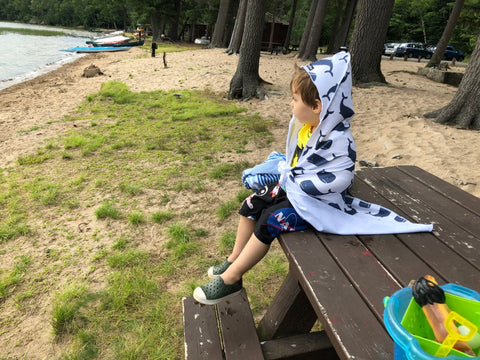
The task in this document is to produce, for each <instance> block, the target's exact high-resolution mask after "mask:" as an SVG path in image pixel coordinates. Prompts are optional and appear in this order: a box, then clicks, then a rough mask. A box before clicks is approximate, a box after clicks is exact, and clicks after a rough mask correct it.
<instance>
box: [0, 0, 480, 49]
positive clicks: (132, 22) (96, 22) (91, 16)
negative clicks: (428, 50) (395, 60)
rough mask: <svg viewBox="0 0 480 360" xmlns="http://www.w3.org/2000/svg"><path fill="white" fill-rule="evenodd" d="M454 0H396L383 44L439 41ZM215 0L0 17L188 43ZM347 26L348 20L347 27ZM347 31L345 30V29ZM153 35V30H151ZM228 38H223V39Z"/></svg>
mask: <svg viewBox="0 0 480 360" xmlns="http://www.w3.org/2000/svg"><path fill="white" fill-rule="evenodd" d="M292 2H294V0H287V1H284V0H269V1H267V9H266V10H267V12H269V13H271V14H272V15H273V16H274V18H276V19H278V20H277V21H282V22H284V23H289V22H290V21H289V20H290V15H291V13H292ZM238 3H239V0H232V1H230V6H229V11H230V12H231V13H232V16H229V17H228V19H229V23H227V24H226V28H227V30H228V31H227V33H230V34H231V32H232V30H233V26H234V23H233V22H234V14H235V13H236V8H237V7H238ZM295 3H296V11H295V16H294V21H293V26H292V29H291V41H290V43H291V44H299V42H300V39H301V37H302V33H303V29H304V28H305V22H306V20H307V18H308V14H309V9H310V3H311V1H310V0H295ZM346 3H347V1H346V0H331V1H329V2H328V10H327V11H326V15H325V19H324V21H323V27H322V32H321V36H320V41H319V45H327V44H328V43H329V41H330V40H331V38H332V35H333V34H335V31H336V29H337V24H338V22H339V20H340V19H341V17H342V15H343V12H344V8H345V4H346ZM453 4H454V1H451V0H413V1H411V0H396V1H395V6H394V9H393V15H392V17H391V19H390V23H389V28H388V33H387V37H386V39H385V42H409V41H415V42H422V43H425V44H432V45H435V44H437V42H438V41H439V39H440V37H441V35H442V32H443V29H444V28H445V24H446V23H447V21H448V17H449V14H450V12H451V9H452V7H453ZM219 5H220V0H135V1H134V0H112V1H108V2H105V1H103V0H62V1H57V0H0V19H2V20H8V21H20V22H25V23H29V22H31V23H38V24H45V25H55V26H66V27H81V28H84V29H99V28H107V29H125V30H128V29H136V28H137V26H138V25H140V24H142V25H143V26H144V25H146V24H150V25H153V26H154V27H155V30H156V29H158V31H159V34H165V35H166V36H167V37H168V38H169V39H171V40H173V41H193V40H194V39H192V38H189V37H190V35H189V34H191V33H192V32H189V31H188V30H189V29H191V28H192V27H194V26H195V25H200V24H201V25H206V26H207V29H209V30H211V29H212V28H213V27H214V24H215V22H216V20H217V14H218V10H219ZM479 12H480V3H479V2H478V1H477V0H466V1H465V3H464V5H463V9H462V12H461V15H460V18H459V21H458V22H457V25H456V28H455V31H454V34H453V36H452V38H451V40H450V44H451V45H453V46H455V47H456V48H458V49H460V50H461V51H463V52H464V53H466V54H470V53H471V52H472V51H473V49H474V47H475V41H476V38H477V35H478V29H479V28H480V16H479ZM351 29H353V23H352V25H351ZM350 32H351V31H350ZM154 35H155V34H154ZM225 38H226V39H229V36H228V34H227V36H226V37H225Z"/></svg>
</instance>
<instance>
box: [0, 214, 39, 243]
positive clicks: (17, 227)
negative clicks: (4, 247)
mask: <svg viewBox="0 0 480 360" xmlns="http://www.w3.org/2000/svg"><path fill="white" fill-rule="evenodd" d="M30 233H31V228H30V226H29V225H28V224H27V223H25V221H24V219H23V218H22V217H20V216H15V217H10V218H7V219H1V220H0V244H1V243H3V242H6V241H8V240H12V239H15V238H17V237H19V236H25V235H28V234H30Z"/></svg>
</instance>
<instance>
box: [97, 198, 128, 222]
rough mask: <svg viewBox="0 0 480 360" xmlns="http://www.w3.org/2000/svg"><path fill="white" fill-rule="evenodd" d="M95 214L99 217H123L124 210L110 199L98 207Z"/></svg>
mask: <svg viewBox="0 0 480 360" xmlns="http://www.w3.org/2000/svg"><path fill="white" fill-rule="evenodd" d="M95 216H96V217H97V219H106V218H111V219H121V218H122V212H121V211H120V210H119V209H118V208H117V207H116V206H115V205H114V204H113V203H111V202H110V201H105V202H104V203H103V204H102V205H100V207H99V208H97V210H95Z"/></svg>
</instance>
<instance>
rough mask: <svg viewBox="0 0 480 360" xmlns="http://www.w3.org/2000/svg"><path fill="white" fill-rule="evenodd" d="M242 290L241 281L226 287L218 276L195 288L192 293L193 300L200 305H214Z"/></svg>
mask: <svg viewBox="0 0 480 360" xmlns="http://www.w3.org/2000/svg"><path fill="white" fill-rule="evenodd" d="M242 288H243V285H242V279H240V280H239V281H237V282H236V283H234V284H232V285H227V284H225V283H224V282H223V279H222V278H221V277H220V276H217V277H216V278H215V279H213V280H212V281H210V282H209V283H207V284H205V285H202V286H199V287H197V288H196V289H195V290H194V291H193V298H194V299H195V300H197V301H198V302H199V303H201V304H205V305H215V304H218V303H219V302H220V301H222V300H225V299H228V298H229V297H232V296H235V295H237V294H238V293H239V292H240V291H241V290H242Z"/></svg>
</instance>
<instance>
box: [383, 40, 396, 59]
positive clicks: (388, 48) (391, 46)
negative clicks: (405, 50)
mask: <svg viewBox="0 0 480 360" xmlns="http://www.w3.org/2000/svg"><path fill="white" fill-rule="evenodd" d="M398 45H400V43H386V44H385V46H384V49H385V50H384V52H383V54H384V55H386V56H390V55H392V54H393V55H394V54H395V50H397V47H398Z"/></svg>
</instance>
